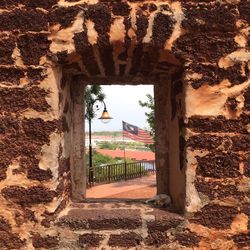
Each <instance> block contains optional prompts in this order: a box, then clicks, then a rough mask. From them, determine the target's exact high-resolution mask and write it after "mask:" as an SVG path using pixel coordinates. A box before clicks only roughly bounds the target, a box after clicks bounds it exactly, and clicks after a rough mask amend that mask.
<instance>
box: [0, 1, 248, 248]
mask: <svg viewBox="0 0 250 250" xmlns="http://www.w3.org/2000/svg"><path fill="white" fill-rule="evenodd" d="M249 12H250V3H249V1H248V0H231V1H230V0H224V1H223V0H222V1H207V0H203V1H196V0H193V1H183V0H179V1H171V0H169V1H139V0H138V1H136V0H131V1H101V0H99V1H98V0H79V1H74V0H68V1H66V0H47V1H46V0H2V1H1V2H0V23H1V25H0V97H1V98H0V119H1V122H0V133H1V134H0V149H1V151H0V204H1V205H0V206H1V211H2V212H1V217H0V248H3V249H4V248H7V249H15V248H19V249H22V248H23V249H33V248H39V247H45V248H53V247H57V245H58V244H59V242H60V238H61V235H60V230H59V228H58V226H57V224H56V223H55V222H56V221H57V220H58V217H62V216H64V215H65V214H66V213H67V211H68V210H67V209H68V206H69V203H70V201H69V197H70V196H71V189H72V185H71V175H70V174H71V172H72V171H70V167H72V159H70V156H71V155H72V152H70V150H71V149H70V146H71V145H72V143H73V142H72V138H74V137H72V136H73V135H72V134H73V132H72V129H71V127H72V126H71V125H72V124H71V122H72V121H71V118H72V113H71V110H72V109H71V108H72V96H71V94H70V90H69V89H70V84H76V82H72V80H70V79H74V78H73V76H74V75H81V78H82V79H83V80H84V81H85V82H88V81H90V80H91V82H92V83H94V82H95V81H96V82H101V81H105V82H106V83H113V82H116V83H118V82H120V83H129V82H133V83H134V84H136V83H137V84H139V83H148V82H150V83H155V84H157V82H158V79H159V78H161V77H171V76H173V75H175V74H176V73H177V72H178V71H179V70H180V68H181V69H183V72H182V75H183V77H182V80H181V82H182V84H183V86H182V88H183V98H181V100H179V98H177V97H176V98H173V100H172V101H173V103H175V102H176V103H175V105H177V104H178V105H177V106H180V108H179V111H178V112H182V117H183V119H180V120H179V125H180V130H181V133H180V134H181V137H180V142H179V144H178V145H179V149H180V156H181V157H180V159H181V162H180V166H179V167H180V168H181V170H178V171H181V174H183V175H184V176H185V179H186V180H185V185H186V193H185V196H186V203H185V204H183V205H184V207H185V211H186V212H188V213H190V217H188V218H189V219H187V220H186V226H187V227H188V230H190V232H192V233H193V234H195V235H197V237H198V238H197V239H202V240H200V243H196V244H195V245H196V247H197V248H198V249H210V248H211V249H212V247H213V249H223V248H222V247H223V246H224V243H225V242H227V243H228V244H229V245H228V246H230V247H231V249H234V248H236V247H237V246H238V249H244V247H245V249H247V247H248V246H249V226H250V218H249V216H250V210H249V206H250V204H249V203H250V202H249V192H250V187H249V178H250V174H249V173H250V170H249V169H250V154H249V148H250V147H249V144H250V137H249V131H250V128H249V124H250V114H249V113H250V87H249V86H250V80H249V68H250V62H249V59H250V48H249V47H250V39H249V32H250V28H249V21H250V20H249V16H250V15H249ZM68 79H69V80H68ZM174 82H175V81H173V83H174ZM172 90H173V91H174V90H175V88H172ZM177 100H179V102H178V103H177ZM173 103H172V108H173ZM173 119H177V118H176V117H173ZM166 153H167V152H166ZM171 167H172V166H170V168H171ZM175 167H176V166H175ZM172 172H173V173H174V172H175V171H172ZM73 174H74V173H73ZM72 179H74V178H72ZM114 237H115V236H113V238H114ZM180 237H182V236H180ZM215 238H216V240H215ZM180 239H181V238H180ZM44 242H45V243H44ZM183 242H184V243H183V244H184V246H185V241H183ZM165 243H167V242H165ZM230 244H231V245H230ZM204 246H205V248H204ZM225 246H226V245H225ZM186 247H187V248H188V247H193V245H192V246H189V245H188V243H186ZM202 247H203V248H202ZM209 247H210V248H209ZM216 247H217V248H216ZM61 249H62V248H61ZM170 249H171V248H170ZM224 249H230V248H224Z"/></svg>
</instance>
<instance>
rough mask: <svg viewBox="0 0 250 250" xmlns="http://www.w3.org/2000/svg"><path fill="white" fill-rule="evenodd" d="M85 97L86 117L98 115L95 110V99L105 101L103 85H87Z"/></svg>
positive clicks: (91, 117)
mask: <svg viewBox="0 0 250 250" xmlns="http://www.w3.org/2000/svg"><path fill="white" fill-rule="evenodd" d="M84 97H85V105H86V112H85V119H89V117H90V119H93V118H94V117H95V116H96V115H95V112H94V104H95V101H96V100H99V101H103V100H104V99H105V94H104V93H103V91H102V87H101V86H100V85H91V86H87V87H86V90H85V94H84Z"/></svg>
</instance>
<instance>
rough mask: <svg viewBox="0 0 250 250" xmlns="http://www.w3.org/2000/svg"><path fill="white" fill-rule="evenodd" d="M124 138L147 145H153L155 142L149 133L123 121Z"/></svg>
mask: <svg viewBox="0 0 250 250" xmlns="http://www.w3.org/2000/svg"><path fill="white" fill-rule="evenodd" d="M122 131H123V136H124V137H128V138H130V139H132V140H134V141H139V142H143V143H145V144H153V143H154V141H153V139H152V136H151V135H150V134H149V132H147V131H145V130H143V129H141V128H138V127H137V126H134V125H131V124H129V123H127V122H124V121H122Z"/></svg>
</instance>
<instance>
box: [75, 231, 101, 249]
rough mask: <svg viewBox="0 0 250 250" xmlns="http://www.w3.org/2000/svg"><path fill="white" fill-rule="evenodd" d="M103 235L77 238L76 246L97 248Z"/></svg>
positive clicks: (84, 235) (85, 235) (88, 235)
mask: <svg viewBox="0 0 250 250" xmlns="http://www.w3.org/2000/svg"><path fill="white" fill-rule="evenodd" d="M102 239H103V235H100V234H94V233H92V234H82V235H80V236H79V240H78V244H79V246H80V247H82V248H86V247H99V245H100V241H101V240H102Z"/></svg>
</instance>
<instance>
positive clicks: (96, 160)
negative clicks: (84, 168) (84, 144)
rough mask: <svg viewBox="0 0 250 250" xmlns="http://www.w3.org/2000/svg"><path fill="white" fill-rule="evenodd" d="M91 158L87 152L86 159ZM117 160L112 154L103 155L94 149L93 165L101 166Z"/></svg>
mask: <svg viewBox="0 0 250 250" xmlns="http://www.w3.org/2000/svg"><path fill="white" fill-rule="evenodd" d="M88 159H89V154H86V160H88ZM115 163H117V161H116V160H115V159H113V158H112V157H111V156H108V155H103V154H100V153H98V152H96V151H95V150H93V151H92V164H93V166H95V167H96V166H100V165H103V164H115Z"/></svg>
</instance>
